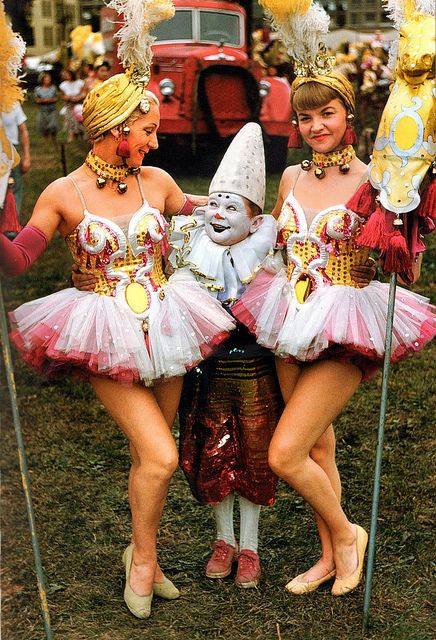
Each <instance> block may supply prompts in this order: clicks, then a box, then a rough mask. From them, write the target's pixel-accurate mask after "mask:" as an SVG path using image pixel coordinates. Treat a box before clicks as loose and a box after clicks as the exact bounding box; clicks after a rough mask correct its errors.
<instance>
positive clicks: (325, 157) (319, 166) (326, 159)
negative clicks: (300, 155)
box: [301, 144, 356, 180]
mask: <svg viewBox="0 0 436 640" xmlns="http://www.w3.org/2000/svg"><path fill="white" fill-rule="evenodd" d="M355 157H356V152H355V150H354V147H353V146H352V145H351V144H349V145H347V146H346V147H344V148H343V149H339V151H330V153H318V152H317V151H313V152H312V160H303V162H302V163H301V168H302V169H303V171H310V170H311V169H312V166H313V165H314V166H315V170H314V174H315V177H316V178H318V180H322V179H323V178H324V177H325V168H326V167H339V171H340V172H341V173H343V174H345V173H348V172H349V170H350V162H351V161H352V160H353V158H355Z"/></svg>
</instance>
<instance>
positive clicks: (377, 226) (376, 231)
mask: <svg viewBox="0 0 436 640" xmlns="http://www.w3.org/2000/svg"><path fill="white" fill-rule="evenodd" d="M385 236H386V220H385V216H384V213H383V211H382V210H381V209H380V207H377V208H376V210H375V211H374V212H373V213H372V214H371V215H370V216H369V218H368V220H367V222H366V223H365V226H364V227H363V231H362V233H361V234H360V235H359V236H358V237H357V238H356V244H357V246H358V247H369V248H371V249H381V248H382V247H383V245H384V241H385Z"/></svg>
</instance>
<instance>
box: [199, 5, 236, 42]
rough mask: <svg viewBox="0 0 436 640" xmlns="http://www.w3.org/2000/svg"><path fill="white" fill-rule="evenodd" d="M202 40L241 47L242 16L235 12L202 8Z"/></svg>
mask: <svg viewBox="0 0 436 640" xmlns="http://www.w3.org/2000/svg"><path fill="white" fill-rule="evenodd" d="M200 40H206V41H207V42H216V43H220V42H224V44H227V45H232V46H234V47H240V46H241V29H240V17H239V16H238V15H236V14H234V13H224V12H222V11H203V10H200Z"/></svg>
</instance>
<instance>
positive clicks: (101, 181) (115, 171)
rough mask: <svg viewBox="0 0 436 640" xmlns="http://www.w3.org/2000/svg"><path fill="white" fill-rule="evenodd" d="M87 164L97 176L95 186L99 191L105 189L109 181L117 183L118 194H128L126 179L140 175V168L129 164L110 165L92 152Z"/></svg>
mask: <svg viewBox="0 0 436 640" xmlns="http://www.w3.org/2000/svg"><path fill="white" fill-rule="evenodd" d="M85 164H86V166H88V167H89V168H90V169H91V171H92V172H93V173H95V174H96V175H97V179H96V181H95V184H96V185H97V187H98V188H99V189H103V188H104V187H105V186H106V184H107V182H108V180H112V182H115V183H117V191H118V193H121V194H123V193H126V191H127V183H126V178H127V176H129V175H132V174H136V173H139V172H140V170H141V168H140V167H129V166H127V164H110V163H109V162H105V161H104V160H102V159H101V158H99V157H98V156H96V155H95V153H93V152H92V151H90V152H89V153H88V155H87V156H86V158H85Z"/></svg>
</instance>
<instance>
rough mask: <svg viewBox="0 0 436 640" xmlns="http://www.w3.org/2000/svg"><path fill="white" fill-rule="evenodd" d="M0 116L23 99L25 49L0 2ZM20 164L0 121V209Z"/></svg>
mask: <svg viewBox="0 0 436 640" xmlns="http://www.w3.org/2000/svg"><path fill="white" fill-rule="evenodd" d="M0 42H1V43H2V46H1V47H0V113H1V112H2V111H10V110H11V109H12V108H13V107H14V105H15V104H16V103H17V102H20V101H21V100H23V99H24V92H23V89H22V88H21V86H20V83H19V78H18V72H19V70H20V67H21V61H22V59H23V56H24V53H25V50H26V46H25V44H24V40H23V39H22V37H21V36H20V35H18V34H17V33H14V32H13V31H12V29H11V27H10V25H9V24H8V21H7V19H6V14H5V9H4V6H3V3H1V4H0ZM19 161H20V156H19V155H18V153H17V152H16V150H15V147H14V145H13V144H12V143H11V141H10V140H9V139H8V137H7V136H6V132H5V130H4V127H3V122H2V120H1V118H0V208H2V207H3V204H4V200H5V196H6V190H7V186H8V178H9V174H10V172H11V169H13V168H14V167H15V166H16V165H17V164H18V163H19Z"/></svg>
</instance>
